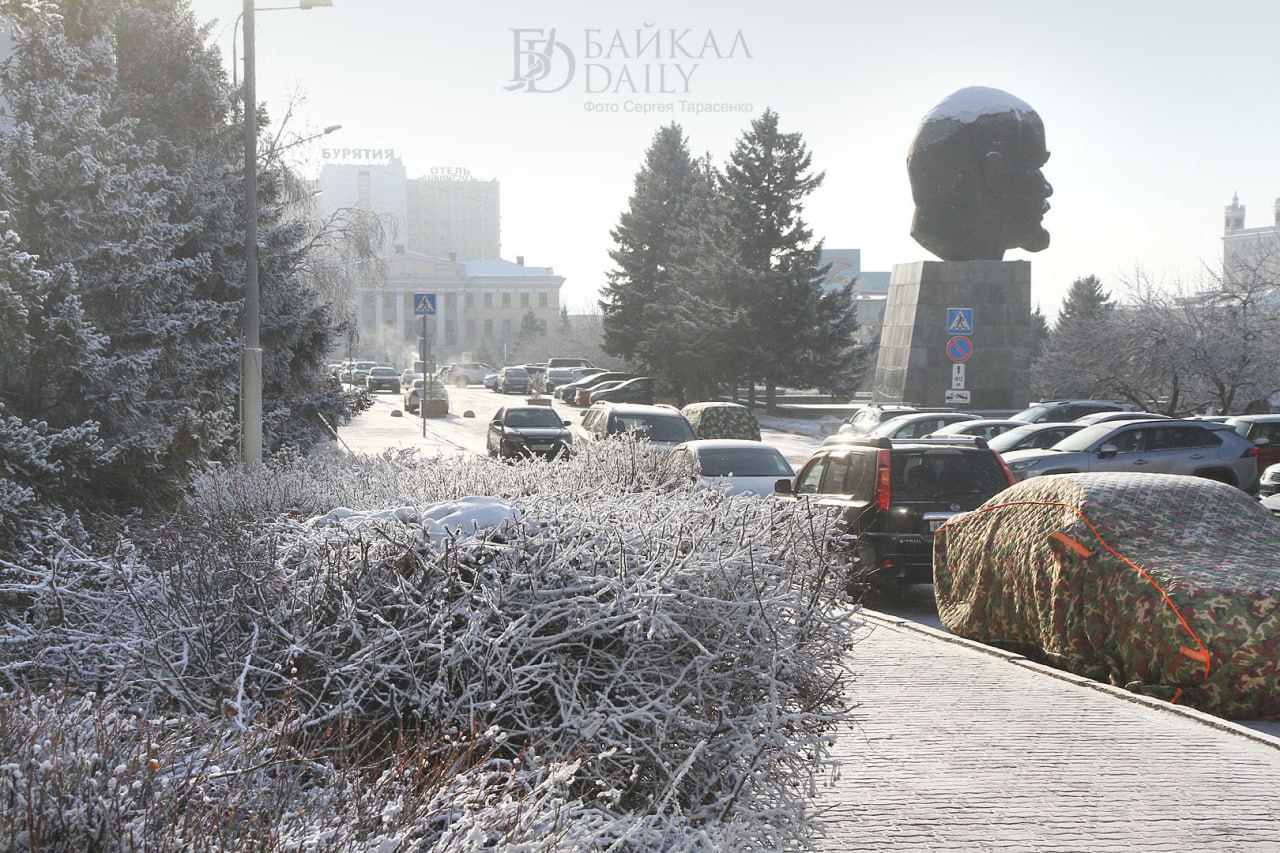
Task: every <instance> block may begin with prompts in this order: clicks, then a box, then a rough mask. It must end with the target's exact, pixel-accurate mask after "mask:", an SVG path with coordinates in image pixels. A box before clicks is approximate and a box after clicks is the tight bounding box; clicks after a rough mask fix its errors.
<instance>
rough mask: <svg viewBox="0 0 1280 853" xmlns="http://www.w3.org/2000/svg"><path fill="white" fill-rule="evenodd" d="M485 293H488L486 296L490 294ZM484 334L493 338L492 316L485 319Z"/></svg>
mask: <svg viewBox="0 0 1280 853" xmlns="http://www.w3.org/2000/svg"><path fill="white" fill-rule="evenodd" d="M485 295H486V296H488V295H489V294H487V293H486V294H485ZM484 336H485V337H486V338H492V337H493V319H492V318H485V321H484Z"/></svg>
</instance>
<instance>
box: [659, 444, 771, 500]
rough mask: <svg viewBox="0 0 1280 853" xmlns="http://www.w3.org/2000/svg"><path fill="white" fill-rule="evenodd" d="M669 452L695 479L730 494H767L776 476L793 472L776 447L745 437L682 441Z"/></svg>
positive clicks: (769, 492)
mask: <svg viewBox="0 0 1280 853" xmlns="http://www.w3.org/2000/svg"><path fill="white" fill-rule="evenodd" d="M671 453H672V455H673V456H674V457H676V459H677V461H682V462H685V463H687V464H688V465H689V467H690V469H691V470H692V471H693V476H694V477H696V478H697V479H698V480H699V481H701V482H702V483H705V484H706V485H709V486H711V487H713V488H717V489H723V490H724V491H725V492H726V493H727V494H730V495H741V494H752V495H770V494H773V489H774V485H775V484H776V483H777V482H778V479H779V478H780V477H794V476H795V473H796V472H795V470H794V469H793V468H792V467H791V463H790V462H788V461H787V460H786V457H784V456H783V455H782V451H780V450H778V448H776V447H774V446H773V445H772V444H765V443H764V442H761V441H752V440H749V439H737V438H710V439H699V440H697V441H686V442H685V443H684V444H680V445H677V446H676V448H675V450H673V451H671Z"/></svg>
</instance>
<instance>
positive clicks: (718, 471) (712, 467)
mask: <svg viewBox="0 0 1280 853" xmlns="http://www.w3.org/2000/svg"><path fill="white" fill-rule="evenodd" d="M698 464H699V467H700V469H701V471H702V476H704V477H731V476H738V477H790V476H791V466H790V465H788V464H787V460H785V459H783V458H782V455H781V454H780V453H777V452H776V451H774V450H771V449H769V448H755V447H742V448H730V449H725V450H704V451H702V452H701V453H700V454H698Z"/></svg>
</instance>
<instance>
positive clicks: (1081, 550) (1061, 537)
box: [1049, 530, 1093, 557]
mask: <svg viewBox="0 0 1280 853" xmlns="http://www.w3.org/2000/svg"><path fill="white" fill-rule="evenodd" d="M1049 538H1050V539H1057V540H1058V541H1059V542H1061V543H1062V544H1063V545H1066V546H1067V547H1068V548H1070V549H1071V550H1072V551H1075V552H1076V553H1077V554H1079V555H1080V556H1081V557H1092V556H1093V552H1092V551H1090V550H1089V549H1088V548H1086V547H1084V546H1083V545H1081V544H1080V543H1079V542H1077V541H1076V540H1074V539H1072V538H1071V537H1070V536H1068V535H1067V534H1065V533H1063V532H1062V531H1061V530H1055V531H1053V532H1052V533H1050V534H1049Z"/></svg>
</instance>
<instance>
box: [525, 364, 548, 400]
mask: <svg viewBox="0 0 1280 853" xmlns="http://www.w3.org/2000/svg"><path fill="white" fill-rule="evenodd" d="M524 369H525V370H526V371H528V373H529V390H531V391H534V392H536V393H538V394H541V393H542V392H543V389H544V388H545V387H546V386H545V384H544V381H543V380H545V379H546V376H547V366H546V365H545V364H526V365H524Z"/></svg>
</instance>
